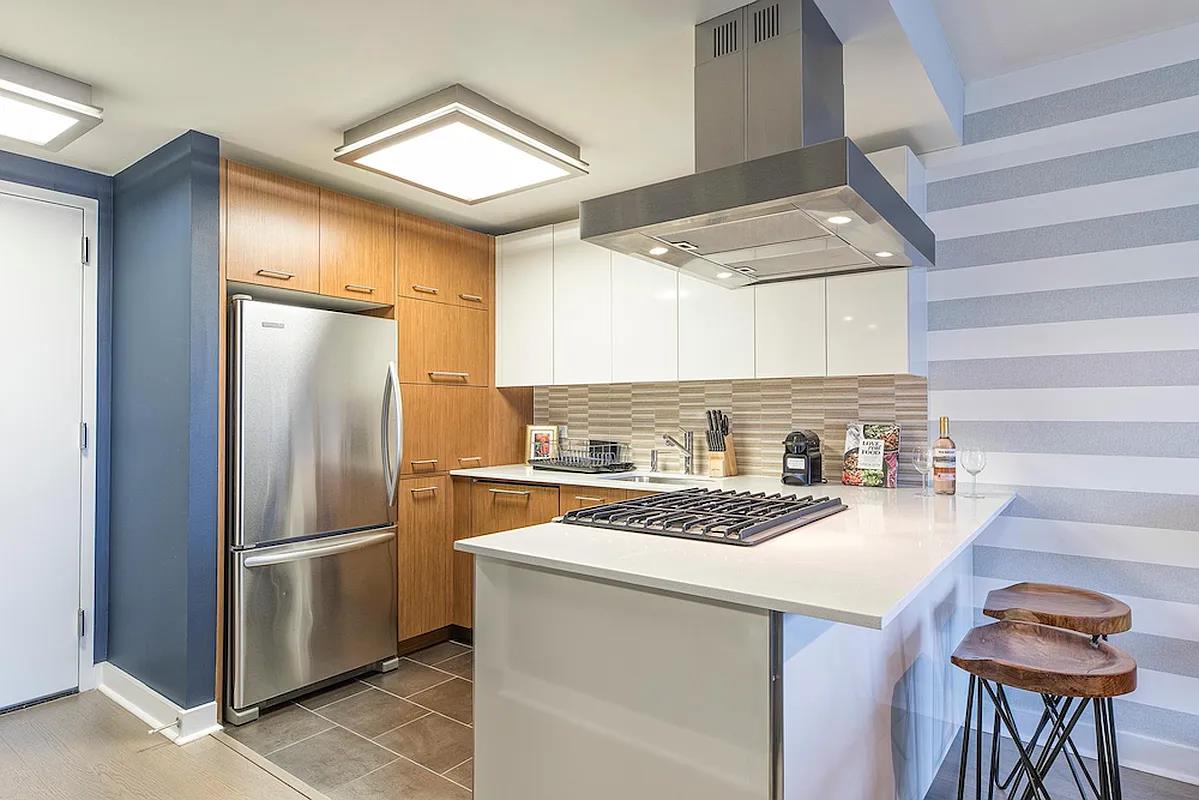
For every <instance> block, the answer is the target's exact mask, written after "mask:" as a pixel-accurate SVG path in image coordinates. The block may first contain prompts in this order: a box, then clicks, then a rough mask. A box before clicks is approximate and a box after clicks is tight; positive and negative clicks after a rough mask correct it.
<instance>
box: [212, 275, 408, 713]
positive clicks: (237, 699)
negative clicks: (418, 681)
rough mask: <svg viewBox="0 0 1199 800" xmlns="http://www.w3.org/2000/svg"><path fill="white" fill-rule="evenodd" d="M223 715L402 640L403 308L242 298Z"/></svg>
mask: <svg viewBox="0 0 1199 800" xmlns="http://www.w3.org/2000/svg"><path fill="white" fill-rule="evenodd" d="M230 322H231V338H230V350H229V367H230V368H229V398H230V413H229V418H228V423H229V450H228V484H229V507H228V509H229V510H228V533H229V535H228V546H229V553H228V559H227V561H228V576H229V580H228V597H227V603H226V606H227V622H228V631H227V640H226V641H227V647H226V659H227V664H228V691H227V693H226V699H225V707H226V708H225V717H226V720H227V721H229V722H233V723H234V724H241V723H243V722H249V721H250V720H252V719H254V718H256V717H257V716H258V709H259V707H260V706H264V705H269V704H271V703H272V701H278V700H281V699H283V698H286V697H290V696H294V695H295V694H297V693H298V692H300V691H302V690H303V689H305V688H307V687H310V686H313V685H315V684H319V683H320V682H322V681H325V680H327V679H330V678H333V677H335V676H338V675H342V674H345V673H348V672H352V671H354V670H359V669H361V668H363V667H370V666H375V667H377V668H380V669H387V668H389V667H392V666H394V664H395V655H396V639H397V630H396V627H397V626H396V613H397V609H396V603H397V599H396V524H395V521H394V520H393V519H392V507H393V506H392V504H393V501H394V499H395V491H396V480H397V478H398V472H399V465H400V447H401V443H402V441H403V434H402V431H403V410H402V406H401V400H400V391H399V383H398V380H397V378H396V369H395V362H394V359H395V352H396V328H395V323H394V322H393V321H392V320H387V319H380V318H376V317H369V316H362V315H355V314H344V313H338V312H334V311H322V310H316V309H310V308H298V307H294V306H287V305H279V304H275V303H266V302H259V301H255V300H251V299H249V298H245V297H244V296H239V297H236V298H234V299H233V300H232V301H231V304H230Z"/></svg>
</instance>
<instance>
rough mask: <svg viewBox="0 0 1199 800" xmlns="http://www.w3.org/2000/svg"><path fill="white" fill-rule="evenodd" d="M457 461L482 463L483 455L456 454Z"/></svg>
mask: <svg viewBox="0 0 1199 800" xmlns="http://www.w3.org/2000/svg"><path fill="white" fill-rule="evenodd" d="M458 460H459V461H478V462H480V463H482V461H483V456H458Z"/></svg>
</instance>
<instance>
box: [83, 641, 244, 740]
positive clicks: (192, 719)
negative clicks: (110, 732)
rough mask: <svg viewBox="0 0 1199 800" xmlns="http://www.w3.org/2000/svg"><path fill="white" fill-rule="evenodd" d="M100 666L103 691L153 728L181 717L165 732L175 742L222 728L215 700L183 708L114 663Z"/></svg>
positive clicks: (163, 732)
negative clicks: (218, 719)
mask: <svg viewBox="0 0 1199 800" xmlns="http://www.w3.org/2000/svg"><path fill="white" fill-rule="evenodd" d="M97 666H98V667H99V668H100V686H99V689H100V691H101V692H102V693H103V694H104V695H105V696H106V697H108V698H110V699H111V700H112V701H113V702H115V703H116V704H117V705H119V706H121V708H123V709H125V710H126V711H128V712H129V713H130V714H133V715H134V716H135V717H137V718H138V719H140V720H141V721H142V722H144V723H146V725H148V726H149V727H150V728H151V729H154V728H161V727H162V726H164V725H171V723H172V722H174V721H175V720H178V724H177V725H174V726H172V727H169V728H166V729H164V730H163V731H161V733H162V735H163V736H165V737H167V738H168V739H170V740H171V741H173V742H174V743H175V744H187V743H188V742H194V741H195V740H196V739H199V738H201V737H203V736H207V735H209V734H210V733H215V732H217V731H219V730H221V725H220V723H219V722H218V721H217V707H216V703H215V702H211V703H205V704H204V705H202V706H196V707H195V708H182V707H180V706H178V705H176V704H175V703H173V702H172V701H170V700H168V699H167V698H165V697H163V696H162V695H160V694H159V693H158V692H156V691H154V690H153V689H151V688H150V687H149V686H147V685H146V684H144V683H142V682H141V681H139V680H138V679H137V678H135V677H133V676H132V675H130V674H129V673H127V672H125V671H124V670H122V669H121V668H120V667H118V666H116V665H114V664H111V663H109V662H107V661H105V662H104V663H102V664H98V665H97Z"/></svg>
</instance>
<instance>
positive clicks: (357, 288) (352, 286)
mask: <svg viewBox="0 0 1199 800" xmlns="http://www.w3.org/2000/svg"><path fill="white" fill-rule="evenodd" d="M346 291H348V292H361V293H362V294H374V293H375V287H374V286H363V285H362V284H361V283H347V284H346Z"/></svg>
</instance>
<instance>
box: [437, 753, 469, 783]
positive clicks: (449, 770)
mask: <svg viewBox="0 0 1199 800" xmlns="http://www.w3.org/2000/svg"><path fill="white" fill-rule="evenodd" d="M474 757H475V755H474V753H471V755H470V758H464V759H462V760H461V761H460V762H458V763H457V764H455V765H454V766H452V767H450V768H449V769H447V770H446V771H445V772H443V773H441V774H442V775H445V773H446V772H453V771H454V770H456V769H458V767H460V766H462V765H463V764H465V763H466V762H467V761H470V760H471V759H472V758H474ZM450 780H454V779H453V778H450ZM455 783H456V781H455Z"/></svg>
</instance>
